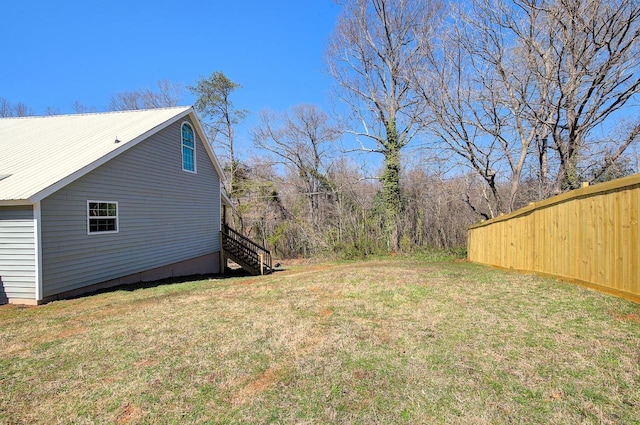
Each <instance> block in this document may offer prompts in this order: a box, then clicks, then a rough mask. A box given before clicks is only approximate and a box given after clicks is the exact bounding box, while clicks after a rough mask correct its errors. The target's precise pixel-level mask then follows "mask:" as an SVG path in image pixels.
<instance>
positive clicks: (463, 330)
mask: <svg viewBox="0 0 640 425" xmlns="http://www.w3.org/2000/svg"><path fill="white" fill-rule="evenodd" d="M0 341H1V342H0V423H2V424H27V423H28V424H31V423H42V424H56V423H65V424H67V423H73V424H93V423H101V424H102V423H105V424H106V423H108V424H166V423H175V424H183V423H225V424H226V423H250V424H254V423H286V424H291V423H299V424H326V423H339V424H376V423H378V424H420V423H424V424H438V423H443V424H445V423H446V424H456V423H459V424H483V423H486V424H501V423H504V424H507V423H509V424H512V423H522V424H530V423H545V424H567V423H600V424H640V305H637V304H633V303H631V302H628V301H625V300H622V299H618V298H614V297H611V296H608V295H603V294H600V293H597V292H593V291H590V290H587V289H584V288H580V287H577V286H573V285H569V284H564V283H560V282H557V281H553V280H548V279H541V278H536V277H531V276H522V275H518V274H515V273H509V272H504V271H498V270H493V269H488V268H485V267H481V266H476V265H472V264H468V263H457V262H447V261H442V262H436V261H426V260H420V259H416V258H393V259H388V260H375V261H367V262H359V263H331V264H324V265H310V266H306V267H297V266H296V267H291V268H289V270H287V271H284V272H278V273H276V274H274V275H271V276H266V277H260V278H255V277H242V278H238V277H236V278H230V279H222V280H199V281H193V282H184V283H174V284H159V285H157V286H153V287H146V288H139V289H135V290H134V289H133V288H130V289H129V290H118V291H113V292H106V293H102V294H98V295H93V296H87V297H85V298H79V299H74V300H67V301H58V302H52V303H50V304H47V305H44V306H40V307H19V306H2V307H0Z"/></svg>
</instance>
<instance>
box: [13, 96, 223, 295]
mask: <svg viewBox="0 0 640 425" xmlns="http://www.w3.org/2000/svg"><path fill="white" fill-rule="evenodd" d="M223 178H224V177H223V172H222V168H221V167H220V164H219V162H218V160H217V159H216V157H215V155H214V153H213V151H212V150H211V147H210V146H209V143H208V142H207V139H206V136H205V133H204V131H203V129H202V126H201V124H200V122H199V121H198V118H197V117H196V114H195V112H194V110H193V109H192V108H190V107H179V108H166V109H153V110H140V111H127V112H110V113H97V114H82V115H64V116H50V117H26V118H2V119H0V303H7V302H9V303H25V304H39V303H42V302H46V301H50V300H54V299H58V298H62V297H68V296H70V295H75V294H78V293H82V292H89V291H93V290H96V289H100V288H103V287H109V286H115V285H119V284H127V283H135V282H140V281H150V280H156V279H160V278H165V277H172V276H183V275H191V274H207V273H218V272H219V271H220V265H221V236H220V231H221V181H222V180H223ZM225 262H226V260H225Z"/></svg>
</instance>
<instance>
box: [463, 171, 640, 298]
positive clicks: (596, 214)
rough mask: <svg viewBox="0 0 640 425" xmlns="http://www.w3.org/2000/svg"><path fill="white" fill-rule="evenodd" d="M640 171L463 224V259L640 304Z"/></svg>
mask: <svg viewBox="0 0 640 425" xmlns="http://www.w3.org/2000/svg"><path fill="white" fill-rule="evenodd" d="M639 211H640V174H636V175H633V176H629V177H625V178H622V179H618V180H614V181H610V182H607V183H601V184H597V185H594V186H590V187H584V188H581V189H577V190H574V191H571V192H568V193H565V194H562V195H558V196H556V197H553V198H550V199H547V200H544V201H541V202H537V203H534V204H531V205H529V206H528V207H525V208H522V209H520V210H518V211H515V212H513V213H511V214H508V215H505V216H501V217H497V218H494V219H491V220H488V221H485V222H482V223H478V224H475V225H473V226H471V227H469V231H468V236H469V238H468V246H467V248H468V259H469V261H472V262H476V263H481V264H488V265H491V266H496V267H501V268H507V269H514V270H518V271H524V272H533V273H536V274H540V275H543V276H551V277H557V278H560V279H562V280H566V281H569V282H574V283H578V284H582V285H586V286H590V287H593V288H595V289H599V290H601V291H604V292H608V293H612V294H615V295H618V296H623V297H625V298H627V299H630V300H633V301H635V302H640V249H639V246H638V245H639V244H640V238H639V233H640V230H639V225H638V220H639Z"/></svg>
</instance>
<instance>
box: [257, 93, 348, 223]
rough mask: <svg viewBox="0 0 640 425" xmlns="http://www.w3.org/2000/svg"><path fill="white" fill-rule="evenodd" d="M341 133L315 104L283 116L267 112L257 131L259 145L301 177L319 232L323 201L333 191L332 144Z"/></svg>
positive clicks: (261, 119)
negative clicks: (328, 174) (329, 177)
mask: <svg viewBox="0 0 640 425" xmlns="http://www.w3.org/2000/svg"><path fill="white" fill-rule="evenodd" d="M340 134H341V132H340V130H339V129H338V127H337V126H336V125H335V124H333V123H331V122H330V120H329V117H328V116H327V114H325V113H324V112H323V111H321V110H320V109H319V108H318V107H317V106H315V105H297V106H294V107H293V108H291V110H290V111H287V112H284V113H282V114H281V115H278V114H274V113H271V112H267V111H263V112H261V113H260V125H259V127H258V128H256V129H255V130H254V131H253V139H254V142H255V144H256V146H258V147H259V148H262V149H265V150H266V151H268V152H269V153H270V154H271V156H272V157H273V158H274V160H275V162H276V163H280V164H283V165H284V166H285V167H286V168H287V169H289V171H290V172H291V173H292V175H294V176H297V177H298V179H299V181H300V182H301V187H299V192H300V193H302V194H304V196H305V197H306V198H307V199H308V207H309V210H308V211H309V214H308V217H309V218H310V222H311V224H312V226H314V227H315V229H316V230H317V229H318V227H319V224H320V223H319V219H320V217H319V215H320V214H321V209H320V199H321V197H322V196H325V197H326V196H327V192H331V183H330V181H329V180H328V176H327V171H328V166H329V160H330V159H331V158H330V157H331V147H332V142H334V141H336V140H337V139H338V138H339V137H340Z"/></svg>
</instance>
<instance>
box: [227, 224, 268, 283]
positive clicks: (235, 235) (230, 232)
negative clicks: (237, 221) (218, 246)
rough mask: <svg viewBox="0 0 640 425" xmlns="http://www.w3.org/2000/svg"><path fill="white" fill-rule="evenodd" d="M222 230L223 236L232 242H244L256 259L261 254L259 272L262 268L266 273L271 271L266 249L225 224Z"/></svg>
mask: <svg viewBox="0 0 640 425" xmlns="http://www.w3.org/2000/svg"><path fill="white" fill-rule="evenodd" d="M222 229H223V233H224V234H225V236H227V237H229V238H230V239H232V240H235V241H236V242H240V241H242V242H244V244H245V245H248V247H247V248H249V250H251V251H253V253H254V254H255V256H256V257H257V258H258V259H259V258H260V253H261V254H262V262H261V266H260V267H261V270H260V271H261V272H262V267H263V266H264V267H266V268H267V271H269V272H270V271H272V262H271V251H269V250H268V249H267V248H265V247H263V246H262V245H259V244H257V243H256V242H254V241H252V240H251V239H249V238H248V237H246V236H245V235H243V234H242V233H240V232H238V231H237V230H235V229H233V228H231V227H229V226H228V225H227V224H226V223H224V224H223V225H222ZM238 239H239V241H238Z"/></svg>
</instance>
